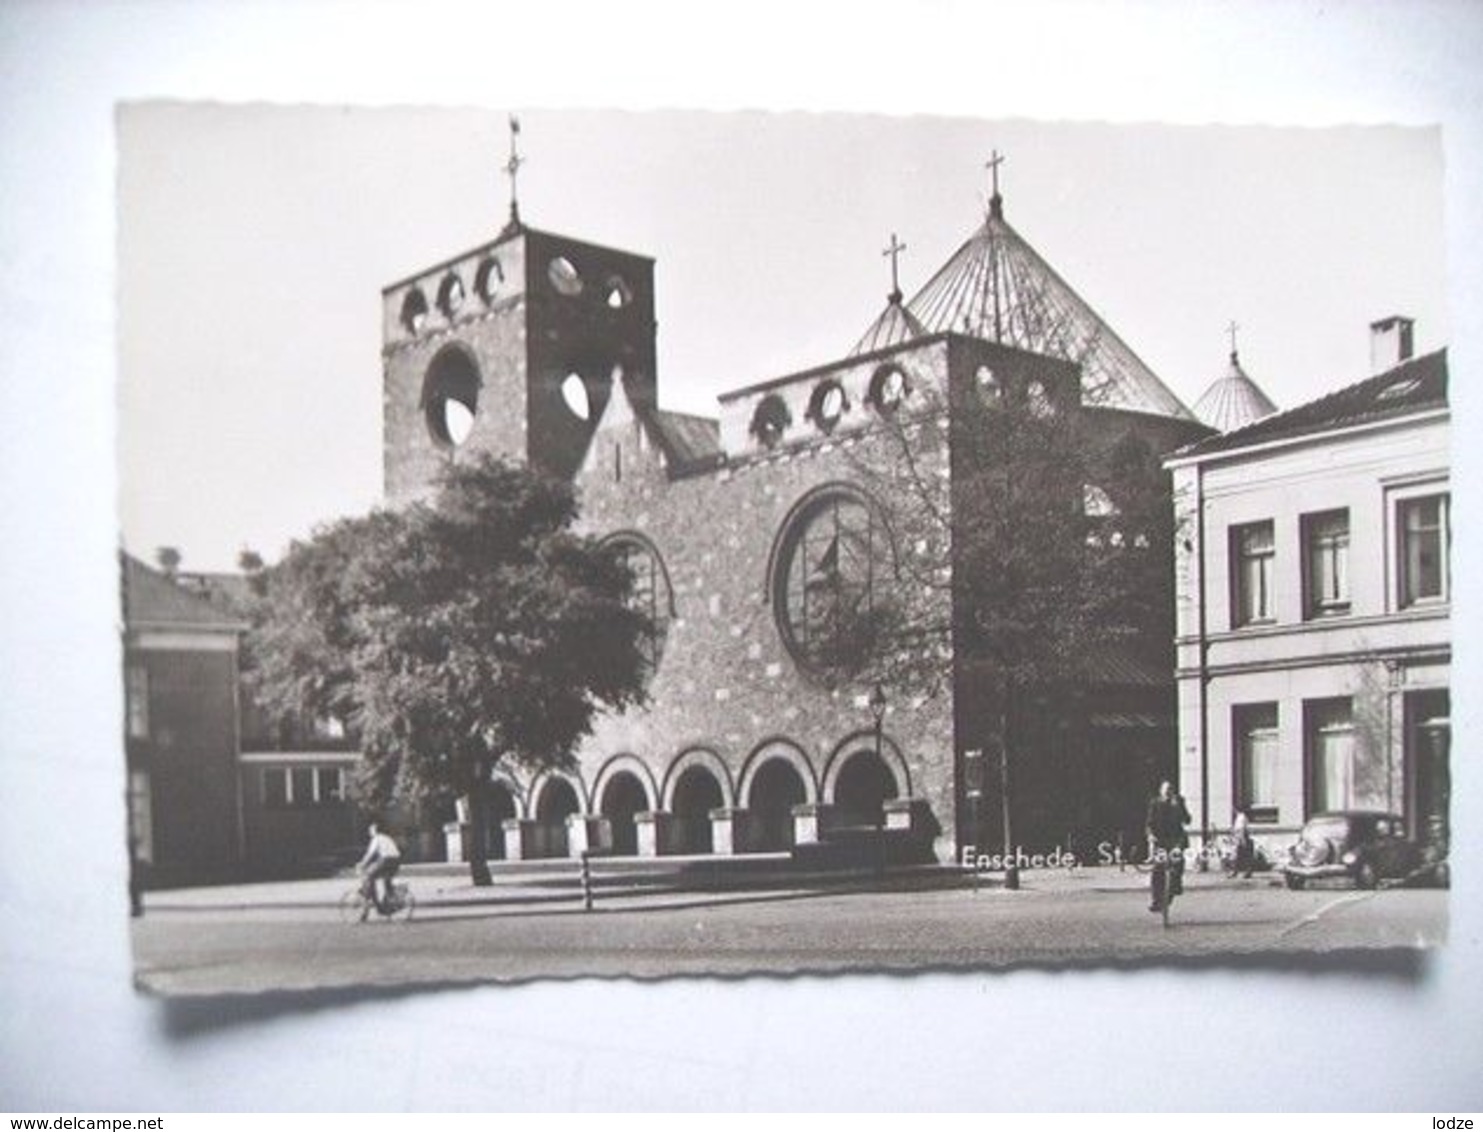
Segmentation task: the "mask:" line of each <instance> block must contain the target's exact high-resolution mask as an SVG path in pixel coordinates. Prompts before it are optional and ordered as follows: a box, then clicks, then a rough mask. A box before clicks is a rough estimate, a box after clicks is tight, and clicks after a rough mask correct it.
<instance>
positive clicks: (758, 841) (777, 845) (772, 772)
mask: <svg viewBox="0 0 1483 1132" xmlns="http://www.w3.org/2000/svg"><path fill="white" fill-rule="evenodd" d="M806 801H808V788H807V787H806V786H805V785H804V782H803V778H802V776H801V775H800V774H799V773H798V770H797V768H796V767H794V766H793V765H792V764H791V763H789V762H788V761H787V760H786V759H777V758H773V759H768V760H767V761H766V762H765V763H763V764H762V765H761V766H759V767H758V768H757V773H756V774H755V775H754V776H753V778H752V789H751V792H750V795H749V797H748V799H747V809H748V814H749V817H750V819H751V825H752V845H753V847H754V848H756V849H757V850H758V851H759V852H764V853H768V852H781V851H786V850H789V849H792V848H793V807H794V806H797V805H799V804H800V803H803V802H806Z"/></svg>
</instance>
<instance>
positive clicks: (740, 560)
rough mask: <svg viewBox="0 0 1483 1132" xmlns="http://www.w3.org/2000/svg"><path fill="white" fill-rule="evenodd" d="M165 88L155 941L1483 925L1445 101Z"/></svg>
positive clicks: (149, 409) (137, 935) (557, 946)
mask: <svg viewBox="0 0 1483 1132" xmlns="http://www.w3.org/2000/svg"><path fill="white" fill-rule="evenodd" d="M118 128H119V139H120V178H119V192H120V199H119V209H120V229H119V236H120V284H121V289H120V303H121V307H120V339H119V342H120V351H121V355H120V380H121V402H120V404H121V414H122V415H121V421H120V424H121V433H120V436H121V445H120V457H121V461H122V465H121V486H122V511H123V542H124V545H123V549H122V552H121V557H120V563H121V570H122V592H123V600H124V614H125V633H126V636H125V642H126V655H125V667H124V684H125V695H126V731H127V735H126V745H127V764H128V781H129V790H128V809H129V831H130V842H131V876H132V882H131V884H132V890H131V900H132V907H133V911H134V913H135V923H134V925H133V940H134V947H135V957H136V962H137V966H138V980H139V984H140V985H141V986H142V987H143V988H145V989H147V990H150V991H154V992H159V993H163V994H205V993H222V992H234V993H242V992H252V991H260V990H269V989H284V988H304V987H326V986H342V985H353V984H356V983H360V982H370V983H376V984H381V983H388V982H409V983H416V982H441V981H448V980H454V981H479V980H495V981H507V980H515V981H518V980H527V979H538V978H541V977H544V976H573V975H609V976H612V975H638V976H643V977H657V976H664V975H675V974H691V973H700V974H727V975H737V974H749V973H766V972H773V973H777V972H782V973H794V972H818V971H838V970H861V969H866V970H869V969H882V968H884V969H889V970H895V971H911V970H915V969H923V968H934V967H943V966H947V967H958V966H968V967H980V966H988V967H999V966H1007V965H1014V964H1021V963H1031V964H1035V963H1041V964H1052V965H1060V964H1066V963H1074V964H1087V963H1091V964H1095V963H1098V962H1102V961H1108V960H1128V959H1160V958H1166V957H1170V956H1174V957H1178V956H1208V955H1212V954H1215V955H1219V954H1226V953H1250V952H1277V953H1281V952H1312V951H1318V952H1325V951H1331V950H1354V949H1361V950H1363V949H1371V948H1378V949H1416V948H1421V949H1426V948H1433V947H1438V946H1441V945H1443V943H1444V942H1445V939H1446V929H1447V902H1446V900H1447V884H1448V877H1449V871H1450V870H1449V862H1448V837H1449V805H1448V799H1449V759H1450V751H1449V747H1450V706H1449V704H1450V688H1451V680H1450V677H1449V673H1450V660H1451V619H1450V594H1451V586H1452V574H1451V569H1450V552H1449V541H1450V538H1451V535H1452V530H1453V523H1452V518H1451V511H1450V499H1451V486H1450V466H1449V452H1450V444H1449V409H1448V397H1447V389H1448V376H1449V375H1448V354H1447V311H1446V304H1445V296H1444V271H1443V256H1442V249H1443V243H1442V226H1441V218H1442V200H1441V180H1440V174H1441V168H1442V166H1441V150H1440V137H1439V134H1438V132H1437V131H1435V130H1427V129H1401V128H1390V129H1385V128H1374V129H1343V128H1336V129H1331V130H1321V131H1296V130H1277V129H1262V128H1241V127H1202V128H1189V127H1183V128H1181V127H1159V126H1152V125H1147V126H1112V125H1069V124H1056V123H1034V124H1032V123H1026V122H993V121H974V120H948V119H938V118H927V117H912V118H904V119H894V120H892V119H885V118H880V117H871V116H850V115H816V116H807V115H790V114H758V113H753V114H748V113H736V114H703V113H684V112H656V113H650V114H618V113H604V112H600V111H595V112H589V113H576V112H567V113H559V112H541V111H532V112H525V111H521V110H519V109H511V110H506V111H486V112H476V111H467V112H458V111H437V110H424V109H397V108H388V109H382V110H368V109H344V108H308V107H300V108H294V107H229V106H222V105H209V104H200V105H190V104H169V103H164V104H160V103H147V102H146V103H139V104H130V105H125V106H123V107H121V108H120V110H119V112H118ZM1279 169H1280V170H1281V171H1282V176H1281V177H1275V176H1273V173H1274V171H1275V170H1279ZM1161 375H1162V376H1161Z"/></svg>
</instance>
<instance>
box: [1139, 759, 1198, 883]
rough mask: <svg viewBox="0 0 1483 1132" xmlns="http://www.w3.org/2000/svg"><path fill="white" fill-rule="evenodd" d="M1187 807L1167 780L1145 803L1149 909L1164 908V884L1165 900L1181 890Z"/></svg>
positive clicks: (1186, 842) (1187, 822)
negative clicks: (1149, 866)
mask: <svg viewBox="0 0 1483 1132" xmlns="http://www.w3.org/2000/svg"><path fill="white" fill-rule="evenodd" d="M1189 820H1190V816H1189V810H1188V809H1186V808H1185V805H1184V799H1183V798H1181V797H1180V796H1179V795H1178V794H1176V793H1174V785H1173V783H1170V782H1161V783H1159V792H1158V794H1157V795H1156V796H1155V797H1154V799H1153V800H1152V801H1151V802H1149V803H1148V821H1147V827H1146V831H1147V833H1148V851H1149V857H1150V860H1151V862H1152V864H1153V884H1152V889H1153V891H1152V896H1153V899H1152V901H1151V903H1150V904H1149V905H1148V910H1149V911H1150V912H1162V911H1163V909H1164V900H1165V892H1164V890H1165V886H1167V887H1168V900H1169V902H1170V903H1173V901H1174V898H1175V897H1176V896H1178V895H1179V894H1180V893H1182V892H1183V891H1184V851H1185V850H1186V849H1188V848H1189V835H1188V834H1187V833H1185V831H1184V827H1185V826H1186V825H1188V824H1189Z"/></svg>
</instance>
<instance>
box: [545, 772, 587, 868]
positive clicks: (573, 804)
mask: <svg viewBox="0 0 1483 1132" xmlns="http://www.w3.org/2000/svg"><path fill="white" fill-rule="evenodd" d="M581 808H582V807H581V803H580V802H578V801H577V791H576V789H575V788H574V787H573V786H572V784H571V783H570V782H568V781H567V780H566V779H564V778H548V779H547V780H546V785H545V786H544V787H542V788H541V796H540V798H539V799H537V800H536V822H537V823H538V824H539V826H540V833H539V844H538V850H539V851H538V854H537V855H538V856H541V857H565V856H568V855H569V854H570V852H571V844H570V842H569V841H568V840H567V832H566V819H567V818H568V817H570V816H571V815H572V814H575V813H580V812H581Z"/></svg>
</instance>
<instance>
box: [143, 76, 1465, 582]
mask: <svg viewBox="0 0 1483 1132" xmlns="http://www.w3.org/2000/svg"><path fill="white" fill-rule="evenodd" d="M512 113H513V114H518V116H519V119H520V122H521V134H520V146H521V150H522V154H523V156H524V158H525V163H524V164H523V166H522V167H521V170H520V176H519V186H518V188H519V195H520V208H521V215H522V218H523V219H524V220H525V222H526V223H527V224H528V225H530V226H532V227H536V228H541V229H545V230H548V231H553V232H558V233H562V234H565V235H570V236H575V237H578V238H581V239H586V240H591V241H593V242H597V243H602V244H608V245H612V246H616V247H620V248H624V249H627V250H630V251H635V252H638V253H641V254H644V255H649V256H652V257H654V258H655V260H656V261H657V264H656V270H655V287H656V301H657V302H656V309H657V321H658V351H659V359H658V370H659V383H660V399H661V403H662V404H663V405H664V406H665V407H667V408H671V409H676V410H681V411H687V412H698V413H706V414H710V415H714V413H715V411H716V406H715V398H716V396H717V395H718V394H719V393H721V392H723V391H725V390H728V389H732V388H737V387H740V386H744V385H749V384H753V383H755V382H758V381H763V380H766V379H768V378H771V377H776V376H780V375H783V374H786V373H789V372H793V371H795V370H800V369H804V368H807V367H810V366H813V365H818V364H822V363H824V362H828V361H831V360H833V359H835V358H837V357H840V356H842V355H843V354H844V353H845V352H846V351H848V349H849V348H850V347H851V346H852V345H853V344H854V342H855V341H856V340H857V339H858V337H859V335H860V334H861V332H862V331H863V330H864V329H865V328H866V327H867V326H868V325H869V323H870V322H871V320H872V319H873V318H874V317H875V316H876V314H878V313H879V311H880V310H881V308H882V307H883V305H884V303H885V297H886V294H887V292H888V291H889V289H890V270H889V261H888V260H887V259H886V258H885V257H884V256H883V254H882V251H883V249H884V248H885V247H886V245H887V243H888V241H889V240H890V238H891V236H892V235H893V234H894V235H896V236H897V237H899V239H900V240H901V241H903V242H904V243H905V244H906V250H905V252H904V253H902V256H901V259H900V272H901V285H902V289H903V291H905V293H906V295H907V296H908V298H909V297H910V296H911V294H912V293H913V292H915V290H916V289H917V288H919V287H920V286H921V285H922V284H924V283H925V282H926V281H927V279H928V278H930V276H931V275H932V273H933V272H934V271H935V270H936V269H937V268H938V267H939V266H941V264H942V263H944V262H945V261H946V260H947V259H948V257H949V256H950V255H951V254H952V252H953V251H954V250H955V249H956V248H957V247H958V246H959V245H960V244H961V242H962V241H963V240H964V239H966V238H967V237H968V236H969V235H970V234H971V233H972V232H973V230H974V229H975V228H976V227H977V226H978V224H979V223H980V222H981V221H982V217H983V212H984V208H985V203H986V199H987V196H988V193H989V183H990V182H989V176H988V173H987V171H986V169H985V162H986V161H987V160H988V159H989V156H990V155H991V153H993V152H995V151H997V152H999V153H1002V154H1004V155H1005V161H1004V164H1003V165H1002V166H1001V169H1000V176H1001V190H1002V192H1003V195H1004V199H1005V213H1006V216H1007V218H1008V220H1009V222H1010V223H1011V224H1012V225H1013V226H1014V227H1015V228H1016V229H1017V230H1018V231H1019V233H1020V234H1021V236H1023V237H1024V238H1025V239H1027V240H1028V241H1029V242H1030V244H1031V245H1032V246H1034V247H1035V248H1036V249H1037V250H1038V251H1039V252H1040V253H1041V254H1042V256H1044V257H1045V258H1046V259H1047V260H1048V261H1049V262H1050V264H1051V265H1052V266H1053V267H1054V268H1055V269H1056V270H1057V271H1058V272H1059V273H1060V274H1061V275H1062V276H1063V278H1065V279H1066V280H1067V281H1068V282H1069V283H1070V284H1071V285H1072V287H1073V288H1075V289H1076V290H1077V291H1078V292H1079V293H1080V294H1081V295H1082V297H1083V298H1084V299H1086V300H1087V301H1088V302H1089V303H1090V304H1091V305H1092V307H1093V309H1095V310H1097V311H1098V312H1099V313H1100V314H1101V315H1102V316H1103V317H1104V318H1105V319H1106V320H1107V321H1108V322H1109V323H1110V324H1111V325H1112V327H1113V328H1114V329H1115V330H1116V331H1117V332H1118V333H1119V334H1120V335H1121V336H1122V337H1123V339H1124V340H1125V341H1126V342H1128V344H1129V345H1131V346H1132V348H1133V349H1134V350H1135V351H1136V352H1137V353H1138V354H1139V355H1140V356H1141V357H1142V358H1143V359H1144V361H1145V362H1147V363H1148V364H1149V365H1150V366H1151V367H1152V369H1153V370H1154V372H1155V373H1157V374H1159V375H1160V376H1161V377H1162V378H1163V379H1164V381H1165V383H1166V384H1168V385H1169V386H1170V387H1171V388H1172V389H1173V390H1174V392H1175V393H1176V395H1178V396H1179V397H1180V398H1181V399H1183V400H1184V402H1185V403H1186V404H1187V405H1193V404H1194V403H1195V401H1196V400H1197V399H1198V398H1199V396H1200V394H1201V392H1203V390H1204V389H1205V388H1206V387H1207V386H1208V385H1209V383H1210V382H1211V381H1212V380H1214V379H1215V378H1216V377H1218V376H1219V375H1220V374H1222V373H1223V372H1224V371H1225V368H1226V364H1227V361H1226V359H1227V352H1228V350H1229V337H1228V334H1227V329H1226V328H1227V326H1228V324H1229V323H1230V322H1232V321H1234V322H1235V323H1236V324H1237V325H1238V330H1237V343H1238V346H1239V349H1240V354H1241V359H1242V364H1243V366H1244V367H1245V369H1246V370H1247V372H1248V373H1249V374H1250V375H1251V376H1252V377H1253V378H1254V379H1255V380H1256V381H1257V382H1258V383H1259V384H1260V385H1261V386H1262V387H1263V388H1264V389H1265V390H1266V392H1267V393H1268V394H1269V396H1271V397H1272V398H1273V399H1274V400H1276V401H1277V402H1278V404H1279V405H1281V406H1284V407H1288V406H1292V405H1295V404H1298V403H1300V402H1302V401H1305V400H1308V399H1311V398H1312V397H1315V396H1318V395H1320V394H1322V393H1324V392H1327V391H1329V390H1331V389H1334V388H1337V387H1339V386H1341V385H1344V384H1348V383H1349V382H1351V381H1355V380H1358V379H1359V378H1361V377H1363V376H1365V375H1366V374H1367V373H1368V367H1369V331H1368V326H1369V323H1370V322H1371V321H1373V320H1375V319H1377V318H1381V317H1384V316H1387V315H1390V314H1404V315H1407V316H1410V317H1413V318H1415V319H1416V320H1417V330H1418V350H1419V351H1425V350H1430V349H1435V348H1437V347H1439V346H1442V345H1445V344H1446V342H1447V334H1448V328H1447V312H1446V291H1445V268H1444V228H1443V216H1444V214H1443V203H1442V175H1443V167H1442V143H1441V134H1440V131H1439V130H1437V129H1435V128H1428V127H1410V128H1401V127H1383V126H1368V127H1335V128H1326V129H1317V128H1265V127H1242V126H1181V125H1176V126H1160V125H1151V124H1144V125H1111V124H1097V123H1085V122H1083V123H1077V124H1072V123H1054V122H1035V121H1028V120H1024V119H1019V120H1008V121H993V120H980V119H972V118H965V117H934V116H904V115H897V116H887V115H879V114H877V115H849V114H818V113H764V112H736V113H707V112H681V111H664V112H657V111H656V112H646V113H640V112H618V111H585V112H578V111H547V110H541V109H531V108H527V107H520V106H509V107H491V108H486V109H431V108H414V107H401V108H398V107H382V108H374V109H373V108H366V107H359V108H352V107H348V106H319V107H313V106H302V105H300V106H276V107H275V106H267V105H261V104H258V105H247V106H243V105H226V104H215V103H210V102H154V101H140V102H135V103H129V104H126V105H124V106H122V107H121V108H120V110H119V112H118V114H117V139H118V223H119V228H118V257H119V264H118V273H119V274H118V280H119V286H118V296H119V337H118V341H119V369H120V400H119V411H120V419H119V451H120V459H121V517H122V532H123V540H124V544H125V545H126V547H128V548H129V549H130V550H131V551H132V552H134V553H136V554H138V555H140V556H142V557H144V558H146V559H152V558H153V556H154V553H155V551H156V549H157V548H158V547H160V546H162V545H171V546H174V547H177V548H179V549H180V550H181V551H182V553H183V555H184V566H185V568H186V569H197V570H214V569H228V568H232V566H233V564H234V563H235V561H236V558H237V556H238V553H239V552H240V550H242V549H243V548H245V547H251V548H252V549H254V550H256V551H258V552H259V553H261V554H263V555H265V556H266V557H267V558H268V559H269V560H273V559H275V558H276V557H277V556H278V555H279V554H280V553H281V552H282V550H283V549H284V547H285V546H286V544H287V543H288V541H289V540H290V539H291V538H295V537H302V536H304V535H307V534H308V533H310V532H311V531H312V529H313V527H314V526H315V525H316V524H318V523H321V522H324V521H326V520H329V519H332V518H335V517H338V516H341V515H345V514H355V513H361V512H364V511H365V510H367V509H368V508H370V507H371V506H373V505H375V504H376V503H377V501H378V500H379V498H380V491H381V483H380V444H381V421H380V413H381V377H380V354H379V350H380V341H381V337H380V336H381V325H380V317H381V315H380V306H379V295H380V289H381V288H382V287H383V286H385V285H386V284H389V283H391V282H394V281H396V280H398V279H400V278H403V277H405V276H407V275H409V274H412V273H413V272H415V271H418V270H420V269H422V268H424V267H426V266H430V265H432V264H434V263H437V262H439V261H441V260H443V259H445V258H447V257H450V256H452V255H456V254H458V253H461V252H463V251H465V250H468V249H470V248H472V247H475V246H477V245H479V244H482V243H484V242H487V241H488V240H490V239H492V238H493V237H494V235H495V234H496V233H497V232H498V230H499V228H500V227H501V225H502V224H503V223H504V220H505V218H506V215H507V209H508V202H509V192H510V186H509V181H508V178H507V177H506V176H505V174H504V173H503V171H502V165H503V163H504V161H505V158H506V156H507V154H508V145H509V137H508V120H509V117H510V115H511V114H512Z"/></svg>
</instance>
